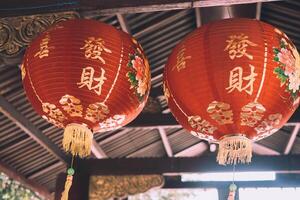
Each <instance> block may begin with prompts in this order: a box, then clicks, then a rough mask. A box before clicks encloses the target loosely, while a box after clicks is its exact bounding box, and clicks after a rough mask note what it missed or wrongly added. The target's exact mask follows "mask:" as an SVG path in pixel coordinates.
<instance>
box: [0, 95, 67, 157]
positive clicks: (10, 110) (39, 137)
mask: <svg viewBox="0 0 300 200" xmlns="http://www.w3.org/2000/svg"><path fill="white" fill-rule="evenodd" d="M0 112H1V113H3V115H5V116H6V117H7V118H9V119H10V120H11V121H12V122H14V123H15V124H16V125H17V126H18V127H19V128H20V129H22V130H23V131H24V132H25V133H27V134H28V135H29V136H30V137H31V138H32V139H33V140H35V141H36V142H37V143H39V144H40V145H41V146H42V147H43V148H45V149H46V150H47V151H48V152H49V153H51V154H52V155H54V156H55V157H56V158H58V159H59V160H61V161H62V162H68V160H69V159H68V157H67V156H66V155H65V154H64V153H63V152H62V151H61V150H60V149H59V147H58V146H57V145H56V144H54V143H53V142H52V141H51V140H50V139H49V138H47V137H46V136H45V135H44V134H43V133H42V131H40V130H39V129H38V128H36V127H35V126H34V125H33V124H32V123H31V122H30V121H29V120H28V119H26V118H25V117H24V116H23V115H22V114H21V113H20V112H19V111H17V109H16V108H14V106H13V105H11V104H10V103H9V102H8V101H7V100H6V99H5V98H4V97H2V96H1V95H0Z"/></svg>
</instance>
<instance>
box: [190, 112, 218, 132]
mask: <svg viewBox="0 0 300 200" xmlns="http://www.w3.org/2000/svg"><path fill="white" fill-rule="evenodd" d="M188 122H189V124H190V126H191V127H192V128H194V129H196V130H197V132H199V133H205V134H213V133H214V131H215V130H217V127H215V126H213V125H211V124H210V123H209V122H208V121H206V120H205V119H201V117H200V116H197V115H196V116H189V117H188Z"/></svg>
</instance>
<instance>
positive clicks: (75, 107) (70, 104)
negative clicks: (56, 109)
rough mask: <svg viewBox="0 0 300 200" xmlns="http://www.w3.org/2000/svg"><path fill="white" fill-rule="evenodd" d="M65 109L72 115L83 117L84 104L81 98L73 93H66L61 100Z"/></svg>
mask: <svg viewBox="0 0 300 200" xmlns="http://www.w3.org/2000/svg"><path fill="white" fill-rule="evenodd" d="M59 103H60V104H61V105H62V108H63V109H64V111H66V112H67V113H68V114H69V115H70V116H71V117H82V110H83V108H82V105H81V104H80V103H81V102H80V99H77V98H76V97H74V96H72V95H68V94H66V95H64V96H62V97H61V99H60V100H59Z"/></svg>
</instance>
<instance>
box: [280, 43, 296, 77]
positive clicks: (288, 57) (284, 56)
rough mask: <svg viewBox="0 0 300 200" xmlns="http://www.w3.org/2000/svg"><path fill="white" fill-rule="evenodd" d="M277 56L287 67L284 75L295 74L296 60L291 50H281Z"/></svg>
mask: <svg viewBox="0 0 300 200" xmlns="http://www.w3.org/2000/svg"><path fill="white" fill-rule="evenodd" d="M277 56H278V58H279V61H280V62H281V63H283V64H284V65H285V66H284V74H285V75H287V76H289V75H291V74H293V73H294V72H295V70H296V59H295V58H294V57H293V54H292V53H291V52H290V51H289V50H287V49H284V48H281V49H280V52H279V53H278V55H277Z"/></svg>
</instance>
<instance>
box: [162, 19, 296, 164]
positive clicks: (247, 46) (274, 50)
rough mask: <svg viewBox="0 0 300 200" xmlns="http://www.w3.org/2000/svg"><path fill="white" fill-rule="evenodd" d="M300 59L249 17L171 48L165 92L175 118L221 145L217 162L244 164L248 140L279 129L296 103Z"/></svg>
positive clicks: (201, 31)
mask: <svg viewBox="0 0 300 200" xmlns="http://www.w3.org/2000/svg"><path fill="white" fill-rule="evenodd" d="M299 89H300V57H299V54H298V52H297V50H296V47H295V46H294V45H293V44H292V42H291V41H290V40H289V39H288V37H287V36H286V35H285V34H284V33H283V32H281V31H280V30H278V29H277V28H274V27H273V26H271V25H268V24H266V23H263V22H260V21H257V20H251V19H229V20H222V21H217V22H214V23H211V24H208V25H205V26H203V27H200V28H198V29H197V30H195V31H194V32H192V33H191V34H189V35H188V36H187V37H186V38H185V39H184V40H183V41H182V42H181V43H179V44H178V45H177V46H176V48H175V49H174V50H173V52H172V54H171V56H170V57H169V60H168V63H167V65H166V67H165V72H164V93H165V96H166V98H167V100H168V105H169V107H170V109H171V112H172V113H173V115H174V116H175V118H176V119H177V121H178V122H179V123H180V124H181V125H182V126H183V127H184V128H185V129H187V130H188V131H190V132H191V133H192V134H194V135H196V136H198V137H200V138H202V139H206V140H209V141H212V142H219V145H220V146H219V153H218V158H217V160H218V161H219V163H220V164H229V163H236V162H243V163H244V162H250V161H251V156H252V151H251V140H254V141H256V140H259V139H262V138H264V137H266V136H269V135H270V134H272V133H274V132H275V131H276V130H278V129H279V128H281V127H282V126H283V125H284V124H285V123H286V122H287V120H288V119H289V117H290V116H291V115H292V114H293V112H294V111H295V110H296V108H297V107H298V105H299Z"/></svg>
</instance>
